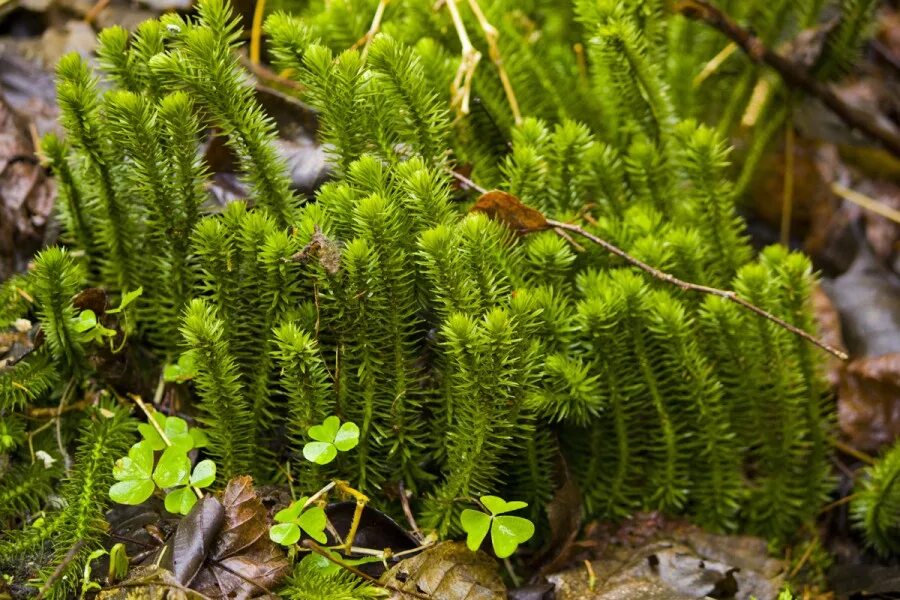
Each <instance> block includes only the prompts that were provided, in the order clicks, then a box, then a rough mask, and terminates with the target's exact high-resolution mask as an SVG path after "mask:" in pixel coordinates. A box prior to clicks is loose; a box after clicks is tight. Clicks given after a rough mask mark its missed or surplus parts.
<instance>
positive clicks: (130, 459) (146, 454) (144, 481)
mask: <svg viewBox="0 0 900 600" xmlns="http://www.w3.org/2000/svg"><path fill="white" fill-rule="evenodd" d="M152 473H153V448H152V447H151V446H150V444H148V443H147V442H138V443H137V444H135V445H134V446H132V447H131V449H130V450H129V451H128V456H126V457H123V458H120V459H119V460H117V461H116V464H115V465H114V466H113V477H114V478H115V479H116V481H118V483H115V484H113V485H112V487H110V488H109V497H110V498H111V499H112V500H113V501H114V502H118V503H119V504H131V505H134V504H140V503H141V502H143V501H144V500H146V499H147V498H149V497H150V496H151V495H153V491H154V490H155V489H156V485H155V484H154V483H153V480H152V479H151V476H152Z"/></svg>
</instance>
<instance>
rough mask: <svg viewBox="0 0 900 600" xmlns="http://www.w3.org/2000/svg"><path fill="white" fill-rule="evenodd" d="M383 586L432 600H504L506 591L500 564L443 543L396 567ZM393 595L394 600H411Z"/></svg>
mask: <svg viewBox="0 0 900 600" xmlns="http://www.w3.org/2000/svg"><path fill="white" fill-rule="evenodd" d="M381 582H382V583H384V584H387V585H389V586H391V587H392V588H395V589H399V590H401V591H407V592H417V593H419V594H424V595H426V596H430V597H431V598H433V600H504V598H506V587H505V586H504V585H503V581H502V580H501V579H500V575H499V574H498V573H497V563H496V561H494V559H492V558H491V557H489V556H488V555H487V554H484V553H483V552H472V551H471V550H469V549H468V548H467V547H466V545H465V544H464V543H462V542H442V543H440V544H438V545H436V546H432V547H431V548H429V549H427V550H425V551H424V552H421V553H420V554H417V555H415V556H413V557H412V558H407V559H406V560H403V561H401V562H399V563H398V564H396V565H394V567H392V568H391V570H390V571H388V572H386V573H385V574H384V575H383V576H382V577H381ZM409 598H410V596H409V594H400V593H398V592H394V594H393V595H392V596H391V600H409Z"/></svg>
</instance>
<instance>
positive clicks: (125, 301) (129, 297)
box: [106, 287, 144, 315]
mask: <svg viewBox="0 0 900 600" xmlns="http://www.w3.org/2000/svg"><path fill="white" fill-rule="evenodd" d="M143 293H144V288H143V287H139V288H138V289H136V290H133V291H131V292H125V293H124V294H122V301H121V302H119V306H117V307H115V308H111V309H109V310H108V311H106V314H109V315H114V314H116V313H120V312H122V311H123V310H125V309H126V308H128V305H129V304H131V303H132V302H134V301H135V300H137V299H138V297H140V295H141V294H143Z"/></svg>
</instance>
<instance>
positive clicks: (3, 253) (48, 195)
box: [0, 99, 56, 280]
mask: <svg viewBox="0 0 900 600" xmlns="http://www.w3.org/2000/svg"><path fill="white" fill-rule="evenodd" d="M55 197H56V188H55V186H54V185H53V182H52V181H51V180H50V179H49V178H48V177H47V175H46V174H45V173H44V170H43V168H42V167H41V166H40V164H38V161H37V159H36V158H35V156H34V146H33V145H32V142H31V139H30V135H29V134H28V133H27V129H26V126H25V125H24V124H23V123H21V122H20V121H19V119H17V118H16V116H15V115H14V114H13V111H12V110H11V109H10V107H9V106H8V105H7V104H6V103H5V102H4V101H3V100H2V99H0V280H4V279H6V278H7V277H9V276H10V275H12V274H13V273H15V272H17V271H23V270H24V269H25V265H26V264H27V262H28V260H29V259H30V258H31V256H32V255H33V254H34V253H35V252H36V251H37V250H38V249H40V247H41V246H42V245H43V242H44V229H45V227H46V225H47V221H48V219H49V218H50V213H51V212H52V210H53V201H54V199H55Z"/></svg>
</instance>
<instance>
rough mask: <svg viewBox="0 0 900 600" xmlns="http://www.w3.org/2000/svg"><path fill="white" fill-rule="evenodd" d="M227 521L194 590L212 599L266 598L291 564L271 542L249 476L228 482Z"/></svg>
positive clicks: (224, 499)
mask: <svg viewBox="0 0 900 600" xmlns="http://www.w3.org/2000/svg"><path fill="white" fill-rule="evenodd" d="M222 506H223V507H224V509H225V522H224V523H223V525H222V528H221V529H220V531H219V535H218V537H217V538H216V541H215V545H214V547H213V549H212V552H211V553H210V555H209V556H208V557H207V559H206V562H205V563H204V565H203V568H202V569H201V570H200V572H199V573H198V574H197V577H196V578H195V579H194V581H193V582H192V584H191V587H192V588H193V589H195V590H197V591H198V592H200V593H201V594H203V595H205V596H208V597H210V598H228V599H229V600H245V599H247V598H254V597H258V596H264V595H266V593H267V592H266V591H267V590H272V589H274V587H275V585H276V584H277V583H278V582H280V581H281V580H282V579H283V578H284V577H285V576H286V575H287V573H288V570H289V568H290V563H289V562H288V560H287V558H285V555H284V552H282V550H281V548H280V547H279V546H278V545H277V544H275V543H274V542H272V541H271V540H270V539H269V522H268V518H267V511H266V507H265V506H263V503H262V501H261V500H260V499H259V496H257V494H256V491H255V490H254V489H253V480H252V479H251V478H250V477H249V476H242V477H236V478H235V479H232V480H231V481H229V482H228V486H227V487H226V488H225V492H224V494H223V495H222Z"/></svg>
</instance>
